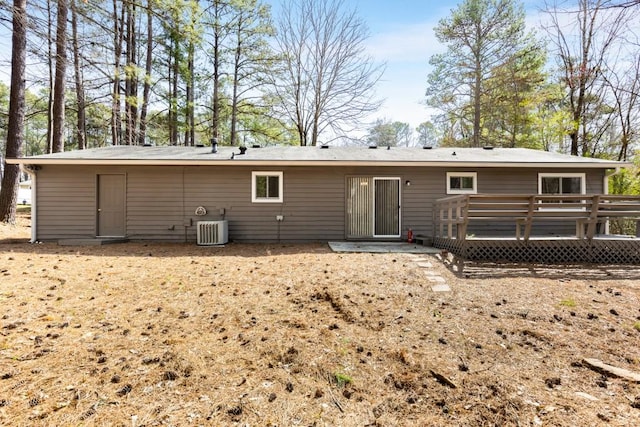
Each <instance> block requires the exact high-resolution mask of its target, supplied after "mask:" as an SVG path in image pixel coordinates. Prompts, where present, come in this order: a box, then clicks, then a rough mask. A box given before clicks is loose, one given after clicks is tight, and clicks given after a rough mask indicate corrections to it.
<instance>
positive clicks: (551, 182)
mask: <svg viewBox="0 0 640 427" xmlns="http://www.w3.org/2000/svg"><path fill="white" fill-rule="evenodd" d="M538 193H540V194H585V193H586V189H585V177H584V174H583V173H562V174H557V173H541V174H539V175H538Z"/></svg>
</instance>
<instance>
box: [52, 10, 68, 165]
mask: <svg viewBox="0 0 640 427" xmlns="http://www.w3.org/2000/svg"><path fill="white" fill-rule="evenodd" d="M66 79H67V0H58V20H57V28H56V80H55V88H54V90H53V152H54V153H60V152H62V151H64V116H65V105H64V103H65V89H66V84H65V83H66Z"/></svg>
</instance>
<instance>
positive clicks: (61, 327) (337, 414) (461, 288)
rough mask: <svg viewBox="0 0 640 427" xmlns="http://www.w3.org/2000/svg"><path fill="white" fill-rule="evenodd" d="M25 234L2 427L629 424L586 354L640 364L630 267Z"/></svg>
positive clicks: (5, 323)
mask: <svg viewBox="0 0 640 427" xmlns="http://www.w3.org/2000/svg"><path fill="white" fill-rule="evenodd" d="M28 236H29V229H28V220H26V219H24V218H21V220H20V225H19V226H18V227H9V226H6V225H2V226H0V424H1V425H13V426H26V425H30V426H31V425H43V426H44V425H47V426H48V425H100V426H103V425H122V426H156V425H196V426H197V425H242V426H245V425H251V426H296V425H300V426H366V425H368V426H403V425H405V426H418V425H432V426H438V425H447V426H450V425H454V426H455V425H460V426H463V425H464V426H468V425H487V426H489V425H500V426H502V425H520V426H529V425H531V426H537V425H541V426H542V425H545V426H546V425H549V426H551V425H553V426H576V425H581V426H594V425H611V426H637V425H640V384H639V383H636V382H633V381H629V380H626V379H622V378H616V377H612V376H609V375H603V374H602V373H598V372H596V371H595V370H593V369H590V368H589V367H588V366H586V364H585V363H584V362H583V359H585V358H595V359H599V360H601V361H603V362H604V363H608V364H610V365H614V366H616V367H619V368H623V369H626V370H629V371H633V372H636V373H638V372H640V267H637V266H632V267H629V266H624V267H588V268H587V267H580V266H564V267H551V266H523V265H470V266H468V267H467V268H466V269H465V273H464V274H460V275H459V274H456V273H454V272H453V271H452V270H450V269H449V268H448V266H447V265H445V264H444V263H443V262H442V260H441V259H440V258H439V257H435V256H421V257H417V256H415V255H413V256H412V255H407V254H336V253H332V252H331V251H330V250H329V248H328V247H327V245H325V244H308V245H283V244H272V245H243V244H229V245H227V246H226V247H223V248H207V247H197V246H196V245H175V244H171V245H170V244H139V243H127V244H118V245H109V246H102V247H64V246H58V245H56V244H53V243H47V244H29V243H25V240H26V238H28ZM418 263H421V264H423V265H424V264H426V263H431V264H432V266H431V267H425V266H419V265H418ZM433 276H436V277H438V276H439V277H442V278H444V280H445V282H446V284H448V285H449V286H450V287H451V292H434V291H433V290H432V286H433V284H434V283H433V282H432V281H430V280H428V278H429V277H433Z"/></svg>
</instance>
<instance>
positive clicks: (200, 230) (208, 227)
mask: <svg viewBox="0 0 640 427" xmlns="http://www.w3.org/2000/svg"><path fill="white" fill-rule="evenodd" d="M197 237H198V245H200V246H213V245H224V244H225V243H227V242H228V241H229V223H228V221H227V220H223V221H198V223H197Z"/></svg>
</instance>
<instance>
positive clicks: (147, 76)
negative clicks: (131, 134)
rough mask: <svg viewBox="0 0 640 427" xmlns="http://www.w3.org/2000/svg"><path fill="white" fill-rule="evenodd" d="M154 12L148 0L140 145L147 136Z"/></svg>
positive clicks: (150, 0) (150, 1)
mask: <svg viewBox="0 0 640 427" xmlns="http://www.w3.org/2000/svg"><path fill="white" fill-rule="evenodd" d="M152 50H153V14H152V0H147V56H146V59H145V77H144V88H143V89H142V108H141V109H140V131H139V133H138V145H144V144H145V142H146V141H145V139H146V137H147V109H148V108H149V93H150V92H151V67H152V65H153V52H152Z"/></svg>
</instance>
